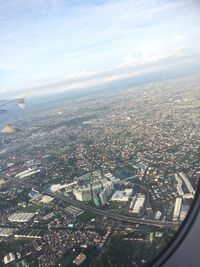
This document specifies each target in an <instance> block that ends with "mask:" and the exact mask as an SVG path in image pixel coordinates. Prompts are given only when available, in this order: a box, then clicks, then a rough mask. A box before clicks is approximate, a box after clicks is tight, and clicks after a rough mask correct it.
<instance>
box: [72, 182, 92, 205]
mask: <svg viewBox="0 0 200 267" xmlns="http://www.w3.org/2000/svg"><path fill="white" fill-rule="evenodd" d="M73 194H74V196H75V197H76V199H77V200H79V201H85V202H88V201H92V192H91V188H90V186H89V187H79V188H76V189H74V190H73Z"/></svg>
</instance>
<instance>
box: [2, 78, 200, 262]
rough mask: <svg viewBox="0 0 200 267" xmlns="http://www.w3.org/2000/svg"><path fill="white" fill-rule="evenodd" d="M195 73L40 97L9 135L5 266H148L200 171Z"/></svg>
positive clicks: (183, 210) (179, 218) (199, 98)
mask: <svg viewBox="0 0 200 267" xmlns="http://www.w3.org/2000/svg"><path fill="white" fill-rule="evenodd" d="M199 92H200V85H199V78H198V77H197V76H194V75H188V76H181V77H179V78H171V79H166V80H163V81H153V82H148V83H142V84H140V85H133V86H128V87H123V88H117V89H116V88H113V89H112V90H106V89H105V90H101V91H98V90H96V91H92V92H91V91H89V92H86V93H85V94H82V95H80V96H76V98H73V97H72V98H68V97H62V96H61V97H60V99H59V100H58V101H49V102H48V101H47V102H45V101H44V102H41V103H40V104H37V105H34V104H33V103H31V100H30V101H28V100H27V104H26V108H25V109H24V110H23V111H22V112H20V113H19V114H18V113H17V115H16V119H15V121H14V124H15V125H14V126H15V127H11V125H8V126H6V127H5V128H4V129H3V130H2V131H1V135H0V144H1V150H0V266H16V267H19V266H44V267H50V266H63V267H64V266H65V267H68V266H83V267H84V266H86V267H92V266H97V267H104V266H113V267H114V266H116V267H118V266H126V267H129V266H135V267H137V266H138V267H140V266H149V264H150V263H151V261H152V260H154V258H155V257H156V256H158V255H159V253H161V252H162V250H163V249H164V248H165V247H166V246H167V244H169V242H170V241H171V240H173V237H174V236H175V235H176V232H177V231H178V229H179V227H180V225H181V223H182V222H183V221H184V219H185V218H186V216H187V214H188V211H189V209H190V206H191V203H192V201H193V199H194V197H195V191H196V188H197V185H198V182H199V179H200V168H199V152H200V150H199V145H200V131H199V127H200V120H199V108H200V95H199Z"/></svg>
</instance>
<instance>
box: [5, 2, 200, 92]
mask: <svg viewBox="0 0 200 267" xmlns="http://www.w3.org/2000/svg"><path fill="white" fill-rule="evenodd" d="M199 12H200V4H199V1H198V0H151V1H149V0H129V1H128V0H114V1H112V0H110V1H109V0H106V1H100V0H98V1H92V0H71V1H67V0H34V1H27V0H9V1H8V0H1V1H0V97H5V96H10V95H17V94H22V93H23V92H27V91H31V94H32V95H42V94H49V93H54V92H59V91H64V90H67V89H82V88H85V87H88V86H93V85H99V84H100V85H101V84H104V83H107V82H110V81H116V80H120V79H123V78H126V77H134V75H137V74H140V73H145V72H150V71H157V70H159V69H165V66H166V62H167V65H168V66H169V65H171V66H172V67H174V68H179V67H180V68H181V66H183V64H188V63H192V64H194V65H195V64H196V63H198V62H199V59H200V49H199V48H200V45H199V44H200V16H199V14H200V13H199ZM48 85H49V86H48Z"/></svg>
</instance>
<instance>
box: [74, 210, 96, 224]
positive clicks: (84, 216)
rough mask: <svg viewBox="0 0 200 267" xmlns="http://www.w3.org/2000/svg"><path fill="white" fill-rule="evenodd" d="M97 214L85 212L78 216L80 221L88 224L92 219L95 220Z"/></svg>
mask: <svg viewBox="0 0 200 267" xmlns="http://www.w3.org/2000/svg"><path fill="white" fill-rule="evenodd" d="M95 216H96V215H95V214H93V213H91V212H88V211H84V212H83V213H81V214H80V215H79V216H78V219H79V220H80V221H81V222H83V223H86V222H89V221H90V220H91V219H93V218H95Z"/></svg>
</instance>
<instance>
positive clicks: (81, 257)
mask: <svg viewBox="0 0 200 267" xmlns="http://www.w3.org/2000/svg"><path fill="white" fill-rule="evenodd" d="M85 260H86V256H85V254H83V253H80V254H79V255H78V256H77V257H76V258H75V259H74V260H73V263H74V264H76V265H77V266H79V265H81V264H82V263H83V262H84V261H85Z"/></svg>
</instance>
